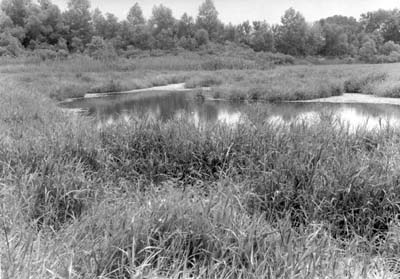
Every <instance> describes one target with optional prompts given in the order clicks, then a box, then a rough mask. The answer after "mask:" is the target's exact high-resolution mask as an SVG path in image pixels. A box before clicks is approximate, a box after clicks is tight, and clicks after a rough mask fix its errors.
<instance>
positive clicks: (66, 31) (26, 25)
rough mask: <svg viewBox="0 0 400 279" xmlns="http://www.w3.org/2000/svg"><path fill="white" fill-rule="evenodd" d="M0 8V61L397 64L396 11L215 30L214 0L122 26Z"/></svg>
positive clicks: (33, 8) (23, 2) (82, 13)
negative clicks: (205, 56) (250, 56)
mask: <svg viewBox="0 0 400 279" xmlns="http://www.w3.org/2000/svg"><path fill="white" fill-rule="evenodd" d="M0 8H1V9H0V56H20V55H26V54H27V53H35V52H40V53H45V54H46V55H48V56H52V55H53V56H55V55H61V56H62V55H65V56H68V55H69V54H70V53H84V54H87V55H89V56H92V57H104V56H113V55H123V56H126V57H129V56H133V55H135V53H138V52H139V51H143V50H147V51H152V50H162V51H171V50H175V51H176V50H178V51H179V50H182V51H184V50H188V51H197V50H201V49H205V48H207V47H210V46H221V45H222V46H223V45H234V46H235V47H236V46H238V47H243V48H247V49H250V50H252V51H254V52H270V53H283V54H287V55H291V56H295V57H306V56H322V57H338V58H356V59H359V60H362V61H365V62H398V61H400V11H399V10H397V9H394V10H378V11H373V12H368V13H365V14H362V15H361V16H360V18H359V19H356V18H353V17H346V16H341V15H335V16H332V17H328V18H324V19H321V20H319V21H316V22H313V23H309V22H307V21H306V19H305V18H304V16H303V15H302V14H301V13H300V12H298V11H295V10H294V9H293V8H290V9H288V10H287V11H286V12H285V13H284V15H283V16H282V18H281V23H280V24H277V25H270V24H268V23H267V22H266V21H253V22H249V21H245V22H243V23H241V24H238V25H233V24H230V23H229V24H226V23H223V22H221V20H220V19H219V18H218V11H217V10H216V8H215V5H214V3H213V1H212V0H205V2H204V3H202V4H201V6H200V7H199V10H198V14H197V16H196V17H195V18H193V17H191V16H189V15H187V14H186V13H185V14H183V15H182V17H181V18H180V19H176V18H174V17H173V13H172V10H171V9H170V8H168V7H166V6H164V5H158V6H154V8H153V10H152V15H151V17H150V18H149V19H146V18H145V17H144V16H143V12H142V9H141V7H140V5H139V4H137V3H136V4H135V5H133V6H132V7H129V8H130V10H129V13H128V16H127V18H126V19H124V20H119V19H118V18H117V17H116V16H115V15H113V14H111V13H105V14H103V13H102V12H101V11H100V10H99V9H95V10H94V11H92V10H91V5H90V2H89V0H70V1H69V2H68V6H67V9H66V10H65V11H61V10H60V8H59V7H58V6H57V5H55V4H53V3H52V2H51V1H50V0H39V1H38V2H37V3H36V2H33V1H31V0H3V1H1V4H0ZM127 8H128V7H127Z"/></svg>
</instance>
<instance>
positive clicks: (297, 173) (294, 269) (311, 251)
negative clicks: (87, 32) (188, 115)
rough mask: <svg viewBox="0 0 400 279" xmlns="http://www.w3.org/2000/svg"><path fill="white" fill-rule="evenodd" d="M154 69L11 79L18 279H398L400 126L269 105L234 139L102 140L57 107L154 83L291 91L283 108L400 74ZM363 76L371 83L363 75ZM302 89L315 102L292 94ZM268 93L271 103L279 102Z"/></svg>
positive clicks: (8, 209) (7, 268)
mask: <svg viewBox="0 0 400 279" xmlns="http://www.w3.org/2000/svg"><path fill="white" fill-rule="evenodd" d="M179 59H180V58H179ZM151 61H152V60H151V59H150V62H149V64H148V65H150V66H149V67H148V69H146V68H145V66H141V68H140V70H128V69H126V68H125V69H124V70H122V69H120V70H117V69H116V68H114V67H117V65H115V66H113V65H109V64H108V63H103V64H102V63H100V62H98V61H91V63H87V61H85V63H82V64H80V63H77V61H64V62H62V63H56V62H52V63H50V62H41V63H39V64H35V63H32V64H28V65H27V64H24V70H23V71H22V70H21V64H18V63H15V64H14V65H10V64H9V65H5V66H1V67H0V71H1V73H2V75H1V81H0V82H1V85H2V86H1V89H0V90H1V93H0V94H1V96H2V98H1V104H0V106H1V110H0V111H1V112H0V113H1V114H0V119H1V122H0V123H1V124H0V125H1V133H0V134H1V138H0V144H1V148H0V150H1V154H0V156H1V157H0V161H1V168H0V174H1V181H0V183H1V195H0V197H1V204H2V207H1V228H2V233H1V234H0V235H1V241H0V243H1V260H2V274H4V275H5V276H6V278H24V277H26V278H27V277H31V278H56V277H61V278H63V277H65V278H68V277H69V278H92V277H103V278H131V277H135V276H139V277H140V276H149V277H168V278H178V277H179V278H181V277H182V276H183V277H195V278H237V277H241V278H259V277H265V276H266V277H269V278H346V277H348V276H351V277H352V278H356V277H360V278H362V277H368V276H369V277H370V278H392V277H391V276H395V274H396V272H397V270H398V269H397V268H398V267H397V257H398V253H399V250H398V249H399V247H400V246H399V225H398V219H397V216H398V214H399V200H400V192H399V191H400V190H399V189H400V188H399V187H398V181H399V177H398V176H399V173H400V170H399V164H398V162H399V160H400V153H399V152H398V148H397V143H398V142H400V134H399V132H398V130H397V129H395V128H394V127H391V126H389V125H388V126H382V127H381V129H372V130H368V129H364V128H362V127H360V128H359V129H356V130H349V129H348V127H347V126H346V125H343V126H340V125H339V126H338V123H337V122H336V121H335V120H334V119H332V118H331V117H329V115H326V117H324V118H321V119H319V120H318V121H317V122H314V123H312V124H311V125H310V124H309V123H307V124H306V123H303V122H301V121H300V122H296V123H293V124H291V125H276V124H271V123H269V122H267V121H265V119H266V111H265V109H262V107H260V106H257V105H254V106H250V107H249V108H248V110H247V116H248V121H250V123H251V125H249V122H247V123H242V124H241V123H238V124H237V125H236V126H235V128H232V127H229V126H226V125H224V124H222V123H221V124H215V123H214V124H209V125H203V126H202V127H201V129H199V127H198V126H196V125H195V124H193V123H192V122H190V121H187V120H185V119H184V118H182V119H175V120H169V121H167V122H162V121H151V120H149V119H145V118H144V119H140V118H136V119H131V121H129V122H126V121H116V122H115V123H114V124H113V125H109V126H102V127H101V128H99V127H98V125H96V120H93V119H91V118H85V117H80V116H76V115H74V114H71V113H68V112H65V111H63V110H61V109H60V108H59V107H57V104H56V102H55V101H54V100H62V99H65V98H67V97H74V96H76V95H75V94H76V91H75V89H74V88H75V87H76V88H85V90H86V88H94V87H96V86H97V87H101V86H103V85H102V82H103V81H104V80H106V78H105V77H106V76H108V77H109V76H115V78H114V82H120V83H121V84H122V83H123V82H125V81H126V82H132V80H134V79H135V80H138V81H141V82H142V85H141V86H138V87H139V88H140V87H144V86H146V85H147V84H148V85H155V84H157V85H159V84H167V83H170V82H186V85H187V86H188V87H203V86H210V87H211V88H212V90H211V91H209V92H208V91H204V92H205V94H216V93H217V92H219V91H218V90H221V89H222V88H228V87H227V86H228V85H227V84H232V83H235V82H236V83H235V84H237V86H236V88H242V89H243V90H249V88H250V87H251V86H252V85H254V84H257V81H258V82H259V84H257V86H258V87H259V88H262V87H263V86H264V87H265V88H270V87H271V86H276V90H277V92H280V94H281V97H280V98H279V99H280V100H283V99H289V100H292V99H304V98H313V97H316V96H315V95H314V94H317V95H318V92H320V90H319V89H316V90H315V91H312V89H313V88H319V86H321V87H323V86H326V84H337V86H338V87H340V88H341V90H340V92H343V91H344V88H348V89H349V88H356V89H357V90H356V89H354V90H352V91H354V92H356V91H357V92H365V91H364V90H366V89H365V88H371V87H372V86H382V84H384V83H385V82H388V81H391V82H395V81H396V80H397V76H396V75H397V74H398V73H397V71H394V69H395V68H394V66H395V65H393V66H392V65H382V66H375V67H372V66H368V65H357V66H355V65H348V66H290V67H284V68H280V67H279V68H276V69H271V70H265V71H261V70H257V69H251V70H241V69H234V70H226V69H225V70H217V71H212V72H210V71H204V70H201V71H199V70H191V71H189V70H181V69H176V70H174V71H171V70H169V71H168V72H167V71H163V70H160V71H155V70H154V69H152V66H151V63H152V62H151ZM179 63H181V62H179ZM136 65H137V64H136ZM142 65H146V63H144V62H143V64H142ZM181 65H182V64H181ZM356 69H358V71H362V72H365V75H357V76H355V75H354V76H352V75H351V73H353V72H356V71H357V70H356ZM328 77H331V78H330V79H329V80H331V82H329V80H328V82H326V79H325V78H328ZM247 80H249V81H251V82H247ZM134 82H136V81H134ZM269 82H270V83H269ZM322 82H323V85H322ZM279 83H280V84H281V85H282V86H281V87H279ZM127 84H128V83H127ZM132 84H133V83H132ZM295 84H297V85H295ZM299 84H302V85H303V86H304V88H303V89H302V90H304V91H302V92H304V95H300V93H296V92H293V93H292V94H290V90H291V89H292V88H295V87H297V88H298V87H299ZM72 86H75V87H72ZM127 86H128V85H127ZM230 86H232V85H230ZM306 86H309V89H310V92H311V93H310V95H306V94H305V92H308V90H306V89H305V87H306ZM359 88H360V89H359ZM85 90H84V91H82V92H85ZM226 90H227V91H226V92H227V93H226V94H228V93H229V92H230V91H228V89H226ZM69 92H73V93H74V94H73V95H70V94H69ZM207 92H208V93H207ZM265 92H267V91H265ZM313 92H315V93H313ZM335 92H336V91H335ZM340 92H339V93H340ZM246 94H247V93H246ZM268 94H269V93H268V92H267V93H264V92H263V93H262V94H260V96H259V98H257V99H259V100H262V99H265V100H276V99H273V98H270V95H268ZM323 94H326V95H328V96H329V93H323ZM335 94H336V93H335ZM221 96H222V93H221ZM223 96H225V95H223ZM226 96H227V97H229V96H231V95H226ZM244 96H245V97H244V99H250V100H251V99H254V98H251V97H250V96H251V95H249V96H248V95H244ZM274 96H278V95H274ZM318 96H319V95H318ZM229 98H231V97H229ZM385 276H386V277H385ZM393 278H394V277H393Z"/></svg>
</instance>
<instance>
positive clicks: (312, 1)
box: [53, 0, 400, 24]
mask: <svg viewBox="0 0 400 279" xmlns="http://www.w3.org/2000/svg"><path fill="white" fill-rule="evenodd" d="M203 1H204V0H91V3H92V9H95V8H99V9H100V10H101V11H103V12H104V13H106V12H111V13H113V14H115V15H116V16H118V17H119V18H121V19H123V18H125V17H126V14H127V13H128V10H129V8H130V7H131V6H133V5H134V3H136V2H138V3H139V5H140V6H141V7H142V9H143V12H144V14H145V16H146V17H147V18H149V17H150V15H151V10H152V7H153V6H154V5H158V4H163V5H165V6H167V7H169V8H171V9H172V11H173V13H174V16H175V17H176V18H180V17H181V15H182V14H183V13H184V12H187V13H188V14H189V15H192V16H193V17H196V15H197V12H198V8H199V6H200V5H201V3H202V2H203ZM53 3H55V4H57V5H58V6H59V7H60V8H61V9H65V7H66V3H67V0H53ZM214 4H215V6H216V8H217V10H218V12H219V18H220V19H221V20H222V21H223V22H224V23H229V22H232V23H234V24H237V23H241V22H243V21H245V20H250V21H253V20H266V21H267V22H268V23H279V22H280V18H281V16H282V15H283V13H284V11H285V10H286V9H288V8H290V7H293V8H295V9H296V10H298V11H300V12H301V13H302V14H303V15H304V16H305V18H306V20H307V21H309V22H312V21H315V20H318V19H321V18H324V17H328V16H332V15H336V14H340V15H345V16H353V17H355V18H357V19H358V18H359V16H360V15H361V14H362V13H365V12H367V11H375V10H378V9H393V8H400V0H214Z"/></svg>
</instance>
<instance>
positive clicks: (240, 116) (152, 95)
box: [62, 91, 400, 129]
mask: <svg viewBox="0 0 400 279" xmlns="http://www.w3.org/2000/svg"><path fill="white" fill-rule="evenodd" d="M62 106H63V107H64V108H68V109H74V110H77V111H80V112H81V113H83V114H84V115H88V116H91V117H94V118H95V119H97V120H98V123H99V126H103V125H111V124H113V123H115V121H117V120H123V121H130V120H131V119H135V118H139V117H140V118H143V117H145V118H147V119H150V120H160V121H168V120H171V119H182V118H187V119H188V120H189V121H191V122H193V123H194V124H196V125H198V126H201V125H205V124H216V123H226V124H227V125H235V124H238V123H241V122H243V123H245V122H246V121H249V117H248V114H249V111H252V110H254V108H256V109H257V110H260V111H262V112H263V115H264V116H265V120H266V121H269V122H271V123H277V124H290V123H293V122H295V121H303V122H306V123H312V122H315V121H319V119H321V118H322V117H327V116H330V117H333V119H335V120H336V121H337V122H340V123H343V124H345V125H348V126H349V127H350V128H352V129H357V128H358V127H363V128H366V129H376V128H382V127H386V126H387V124H390V125H391V126H400V106H395V105H387V104H332V103H278V104H258V105H257V106H255V105H252V104H246V103H232V102H228V101H222V100H198V99H195V98H193V95H191V94H190V93H188V92H160V91H154V92H146V93H143V94H120V95H111V96H106V97H101V98H89V99H77V100H74V101H71V102H68V103H64V104H63V105H62Z"/></svg>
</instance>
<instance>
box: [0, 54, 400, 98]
mask: <svg viewBox="0 0 400 279" xmlns="http://www.w3.org/2000/svg"><path fill="white" fill-rule="evenodd" d="M240 59H242V60H241V61H236V60H232V59H231V60H229V59H225V58H218V59H217V58H215V57H214V58H207V57H203V56H200V55H193V54H191V55H189V56H182V55H181V56H165V57H162V56H161V57H141V58H136V59H117V60H115V61H97V60H93V59H90V58H88V57H85V56H82V57H80V56H78V57H72V58H70V59H68V60H65V61H51V60H48V61H30V62H29V61H28V62H29V63H28V62H27V61H24V60H21V61H19V63H18V61H16V62H15V63H11V64H5V65H2V66H0V73H1V74H3V75H5V76H15V78H16V79H18V80H19V81H20V82H21V83H23V84H26V86H34V87H35V86H42V90H43V92H45V93H46V94H48V95H49V96H50V97H51V98H53V99H56V100H58V101H62V100H65V99H68V98H73V97H82V96H84V95H85V94H86V93H108V92H118V91H127V90H134V89H142V88H148V87H152V86H160V85H167V84H171V83H185V84H186V87H187V88H201V87H211V91H209V92H203V93H202V94H203V95H205V96H207V97H210V98H217V99H218V98H225V99H231V100H250V101H258V100H263V101H272V102H273V101H284V100H308V99H314V98H323V97H330V96H337V95H341V94H343V93H344V92H346V93H364V94H374V95H377V96H383V97H398V96H400V95H399V94H400V93H399V88H400V74H399V72H398V70H397V68H398V65H397V64H381V65H320V66H278V67H276V66H274V65H271V64H268V63H267V62H266V63H267V64H268V65H269V66H265V65H264V66H263V67H261V66H260V65H259V64H257V63H255V62H254V61H255V60H248V61H247V60H245V59H244V58H240ZM246 61H247V62H246ZM249 61H253V62H254V63H253V62H251V63H250V62H249ZM26 63H28V64H26ZM212 63H214V64H217V65H214V66H213V65H211V66H210V65H209V64H212ZM252 63H253V64H252ZM26 65H29V66H26ZM205 65H208V66H205ZM38 83H40V84H39V85H38ZM49 89H51V92H49Z"/></svg>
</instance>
